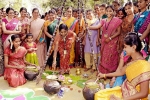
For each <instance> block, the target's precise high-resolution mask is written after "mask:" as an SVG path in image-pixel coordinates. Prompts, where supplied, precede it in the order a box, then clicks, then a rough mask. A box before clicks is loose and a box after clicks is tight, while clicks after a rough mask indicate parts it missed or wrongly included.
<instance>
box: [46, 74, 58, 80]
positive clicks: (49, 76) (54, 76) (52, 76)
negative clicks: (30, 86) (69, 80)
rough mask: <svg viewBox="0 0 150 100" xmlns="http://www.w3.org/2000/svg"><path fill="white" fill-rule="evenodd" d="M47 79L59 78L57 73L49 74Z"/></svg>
mask: <svg viewBox="0 0 150 100" xmlns="http://www.w3.org/2000/svg"><path fill="white" fill-rule="evenodd" d="M46 79H57V76H56V75H48V76H46Z"/></svg>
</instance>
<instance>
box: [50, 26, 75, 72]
mask: <svg viewBox="0 0 150 100" xmlns="http://www.w3.org/2000/svg"><path fill="white" fill-rule="evenodd" d="M75 36H76V35H75V33H73V32H72V31H70V30H68V27H67V25H65V24H61V25H60V26H59V34H57V36H56V37H55V42H54V43H55V49H54V56H53V65H52V67H53V68H55V67H56V57H57V51H58V52H59V54H60V74H64V73H69V71H70V66H69V59H70V52H71V47H72V44H73V43H74V41H75Z"/></svg>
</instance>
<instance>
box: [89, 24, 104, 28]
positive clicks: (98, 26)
mask: <svg viewBox="0 0 150 100" xmlns="http://www.w3.org/2000/svg"><path fill="white" fill-rule="evenodd" d="M101 27H102V25H101V23H99V24H98V25H95V26H89V29H90V30H97V29H99V28H101Z"/></svg>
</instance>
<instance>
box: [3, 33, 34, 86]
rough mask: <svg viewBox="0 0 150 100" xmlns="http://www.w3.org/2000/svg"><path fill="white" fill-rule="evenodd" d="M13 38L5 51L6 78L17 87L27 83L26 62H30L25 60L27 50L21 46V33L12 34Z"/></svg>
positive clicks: (11, 84)
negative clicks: (25, 74) (25, 75)
mask: <svg viewBox="0 0 150 100" xmlns="http://www.w3.org/2000/svg"><path fill="white" fill-rule="evenodd" d="M11 40H12V42H11V45H10V46H9V47H8V48H6V49H5V51H4V64H5V72H4V79H5V80H7V81H8V84H9V85H10V86H11V87H17V86H20V85H23V84H25V83H26V79H25V77H24V71H25V67H26V65H25V64H29V63H27V62H26V61H25V55H26V52H27V50H26V49H25V48H24V47H21V46H20V43H21V41H20V37H19V35H12V36H11ZM30 65H32V64H30Z"/></svg>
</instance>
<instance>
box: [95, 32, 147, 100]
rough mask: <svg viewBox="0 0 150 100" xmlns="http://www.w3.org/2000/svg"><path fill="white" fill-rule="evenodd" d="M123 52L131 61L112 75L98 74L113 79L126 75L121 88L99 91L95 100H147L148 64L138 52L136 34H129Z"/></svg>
mask: <svg viewBox="0 0 150 100" xmlns="http://www.w3.org/2000/svg"><path fill="white" fill-rule="evenodd" d="M124 43H125V44H124V50H125V51H126V53H127V55H128V56H130V57H131V58H132V61H131V62H130V63H128V64H127V65H126V66H124V67H123V68H121V69H120V70H118V71H116V72H114V73H108V74H102V73H100V74H99V77H100V78H102V77H105V78H106V77H113V76H121V75H124V74H126V77H127V79H126V80H125V81H124V82H123V84H122V86H121V87H115V88H112V89H105V90H100V91H99V92H97V93H96V94H95V100H122V99H123V100H137V99H138V100H139V99H140V100H141V99H142V100H144V99H145V100H147V97H148V93H149V80H150V63H149V62H147V61H145V60H144V58H143V56H142V55H141V53H140V51H141V48H142V44H141V41H140V39H139V37H138V35H137V34H136V33H129V34H128V35H127V36H126V37H125V40H124Z"/></svg>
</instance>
